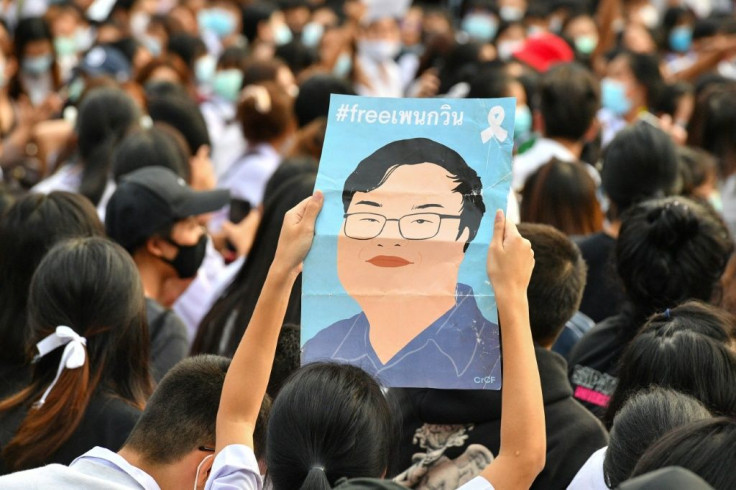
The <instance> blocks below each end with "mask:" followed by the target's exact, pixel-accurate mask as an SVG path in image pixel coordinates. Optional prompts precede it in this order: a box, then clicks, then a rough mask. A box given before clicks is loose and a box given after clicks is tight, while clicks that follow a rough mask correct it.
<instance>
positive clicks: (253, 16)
mask: <svg viewBox="0 0 736 490" xmlns="http://www.w3.org/2000/svg"><path fill="white" fill-rule="evenodd" d="M277 10H278V7H277V6H276V5H274V4H273V3H271V2H255V3H250V4H247V5H246V6H244V7H243V8H242V16H243V35H244V36H245V38H246V39H247V40H248V44H251V43H252V42H253V41H254V40H255V39H256V36H257V35H258V24H260V23H261V22H266V21H268V19H270V18H271V16H272V15H273V14H274V12H276V11H277Z"/></svg>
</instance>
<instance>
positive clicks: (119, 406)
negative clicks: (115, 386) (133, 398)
mask: <svg viewBox="0 0 736 490" xmlns="http://www.w3.org/2000/svg"><path fill="white" fill-rule="evenodd" d="M31 410H33V409H31ZM26 413H27V409H15V410H12V411H11V412H8V413H6V414H3V415H0V447H5V446H6V445H7V444H8V442H9V441H10V440H11V439H12V438H13V436H14V435H15V432H16V431H17V430H18V427H19V426H20V424H21V422H22V421H23V418H24V417H25V415H26ZM140 414H141V411H140V410H138V409H137V408H135V407H133V406H131V405H130V404H128V403H126V402H125V401H123V400H122V399H120V398H118V397H116V396H111V395H102V394H98V395H95V396H93V397H92V399H91V400H90V403H89V405H88V406H87V410H86V411H85V412H84V415H83V416H82V420H81V422H80V423H79V426H78V427H77V429H76V430H75V431H74V433H72V435H71V437H70V438H69V439H68V440H67V441H66V442H65V443H64V444H62V445H61V447H59V449H58V450H57V451H56V452H55V453H54V454H53V455H52V456H51V457H50V458H49V459H48V460H46V461H44V462H43V464H44V465H45V464H51V463H60V464H64V465H68V464H70V463H71V462H72V461H74V460H75V459H76V458H77V457H78V456H80V455H82V454H84V453H86V452H87V451H89V450H90V449H92V448H93V447H95V446H101V447H104V448H107V449H109V450H110V451H114V452H117V451H118V450H119V449H120V448H121V447H122V446H123V444H124V443H125V440H126V439H127V438H128V435H129V434H130V431H131V430H132V429H133V426H134V425H135V424H136V422H137V421H138V418H139V417H140ZM6 473H8V470H7V468H6V467H5V463H4V461H3V460H2V458H1V457H0V474H6Z"/></svg>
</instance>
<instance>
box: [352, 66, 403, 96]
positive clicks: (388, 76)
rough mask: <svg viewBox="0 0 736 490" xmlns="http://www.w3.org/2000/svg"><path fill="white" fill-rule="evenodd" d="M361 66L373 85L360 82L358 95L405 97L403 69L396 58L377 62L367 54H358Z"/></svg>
mask: <svg viewBox="0 0 736 490" xmlns="http://www.w3.org/2000/svg"><path fill="white" fill-rule="evenodd" d="M358 60H359V62H360V67H361V68H362V70H363V72H364V73H365V76H366V77H367V78H368V80H370V84H371V86H370V87H368V86H365V85H361V84H358V85H356V87H355V91H356V92H357V93H358V95H366V96H371V97H403V95H404V89H403V82H402V79H401V69H400V68H399V65H398V64H396V62H395V61H394V60H388V61H383V62H377V61H375V60H373V59H372V58H369V57H367V56H358Z"/></svg>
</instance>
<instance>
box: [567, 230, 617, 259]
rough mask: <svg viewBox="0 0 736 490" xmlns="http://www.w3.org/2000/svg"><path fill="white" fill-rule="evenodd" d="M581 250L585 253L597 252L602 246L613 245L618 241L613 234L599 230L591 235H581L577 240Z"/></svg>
mask: <svg viewBox="0 0 736 490" xmlns="http://www.w3.org/2000/svg"><path fill="white" fill-rule="evenodd" d="M575 243H576V244H577V246H578V247H579V248H580V251H581V252H582V253H583V255H585V253H586V252H595V251H598V250H600V249H601V247H606V248H608V247H611V246H613V245H614V244H615V243H616V239H615V238H613V237H612V236H610V235H608V234H607V233H604V232H602V231H599V232H597V233H593V234H591V235H588V236H585V237H581V238H579V239H577V240H576V241H575Z"/></svg>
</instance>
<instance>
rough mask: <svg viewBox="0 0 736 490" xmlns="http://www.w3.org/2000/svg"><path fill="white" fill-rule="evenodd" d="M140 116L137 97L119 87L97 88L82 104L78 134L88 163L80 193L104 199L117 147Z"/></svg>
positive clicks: (84, 162)
mask: <svg viewBox="0 0 736 490" xmlns="http://www.w3.org/2000/svg"><path fill="white" fill-rule="evenodd" d="M139 119H140V111H139V110H138V107H137V106H136V105H135V102H134V101H133V99H132V98H131V97H130V96H129V95H128V94H126V93H125V92H123V91H122V90H121V89H118V88H112V87H103V88H98V89H95V90H93V91H92V92H91V93H90V94H89V95H86V96H85V97H84V100H83V101H82V103H81V105H80V106H79V116H78V117H77V137H78V146H79V156H80V158H81V162H82V165H83V167H84V170H83V171H82V182H81V184H80V186H79V193H80V194H82V195H83V196H85V197H87V198H89V200H90V201H92V203H93V204H95V205H97V204H98V203H99V202H100V198H101V197H102V194H103V193H104V191H105V186H106V185H107V180H108V178H109V176H110V166H111V165H112V154H113V150H114V149H115V147H116V146H117V145H118V144H119V143H120V142H121V141H122V140H123V138H124V137H125V135H126V134H128V131H130V130H131V129H133V128H134V127H135V126H136V125H137V124H138V121H139Z"/></svg>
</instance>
